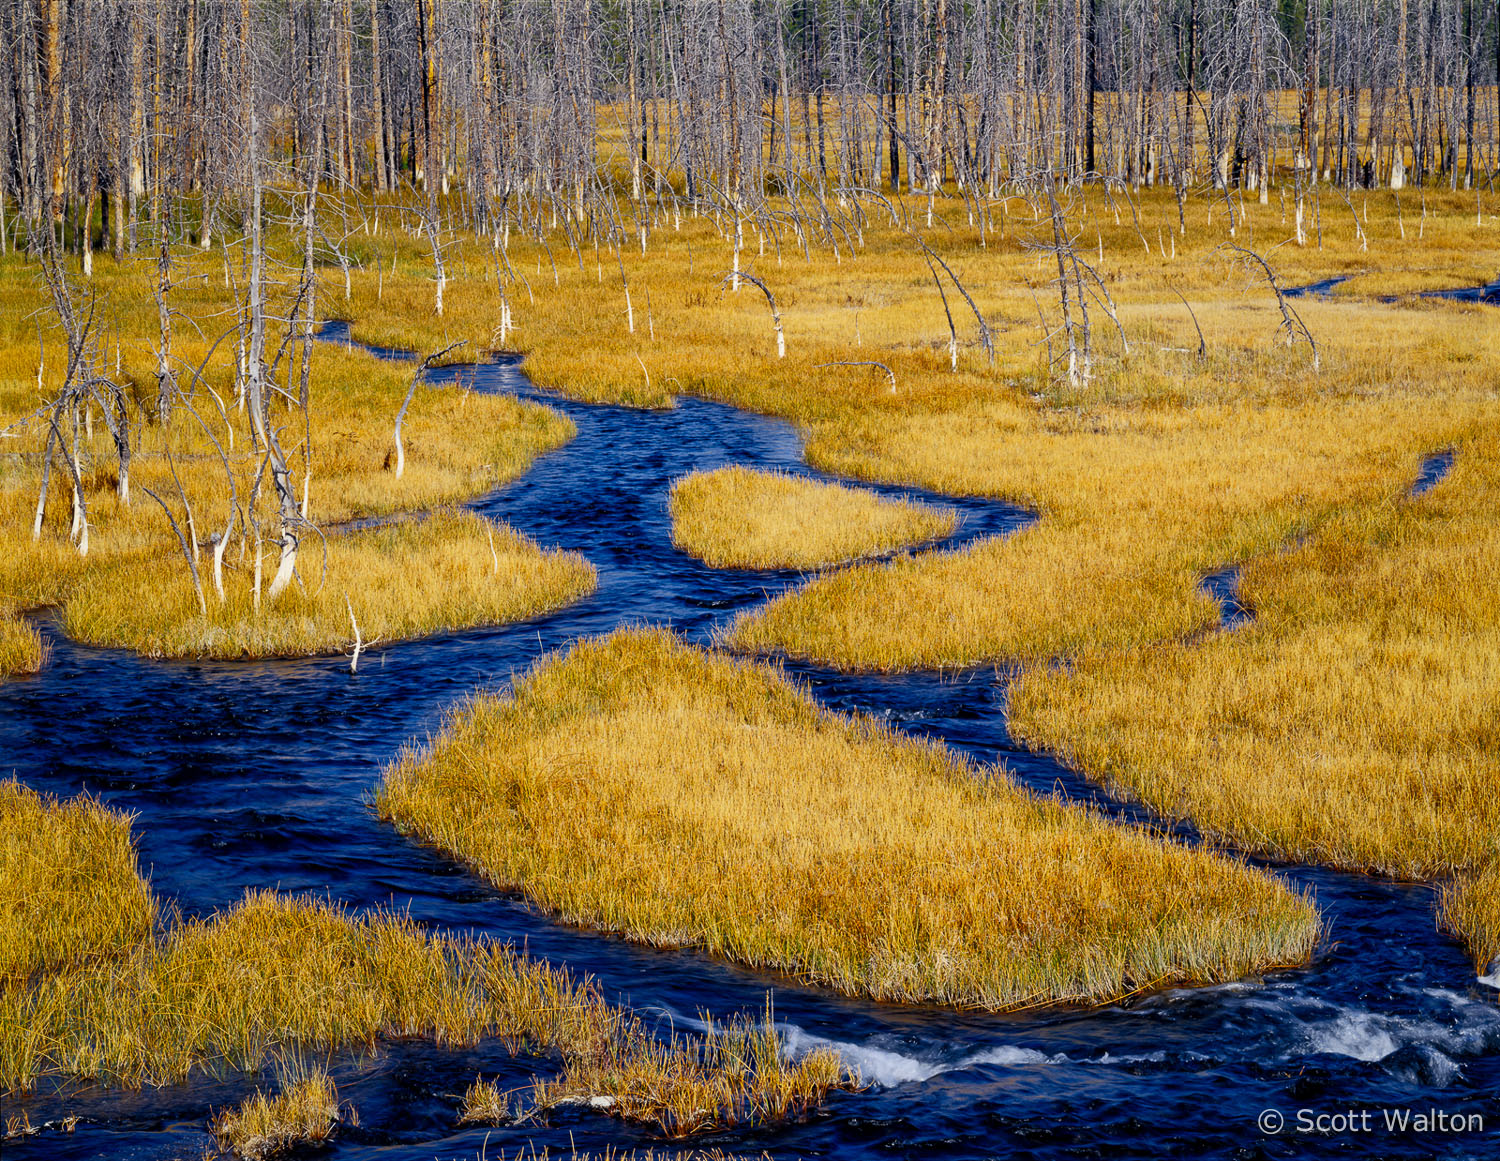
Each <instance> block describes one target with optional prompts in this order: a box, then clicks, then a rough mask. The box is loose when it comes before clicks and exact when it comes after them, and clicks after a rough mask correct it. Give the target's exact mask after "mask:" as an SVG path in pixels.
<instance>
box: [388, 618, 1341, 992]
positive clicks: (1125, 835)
mask: <svg viewBox="0 0 1500 1161" xmlns="http://www.w3.org/2000/svg"><path fill="white" fill-rule="evenodd" d="M378 807H379V810H380V812H381V814H382V815H383V816H384V817H386V818H389V819H391V820H392V821H394V822H395V823H396V824H397V825H398V826H399V827H400V828H401V829H402V830H403V831H404V832H406V833H410V834H412V835H414V836H416V837H418V838H420V839H422V840H423V841H426V842H430V843H433V844H435V845H436V846H438V847H440V848H442V849H443V850H445V851H448V852H450V853H452V854H454V855H456V856H457V857H459V858H462V859H464V860H465V861H467V862H469V863H471V864H472V865H474V866H475V867H477V868H478V869H480V870H481V871H482V872H483V873H484V874H486V875H487V876H488V877H489V878H491V879H492V880H493V881H495V882H496V883H497V884H500V885H503V886H504V887H506V888H514V889H517V890H520V891H522V892H524V893H525V895H526V896H527V897H528V898H529V899H531V900H533V901H534V902H536V903H538V904H539V905H541V906H543V907H545V908H547V909H548V910H550V911H553V912H556V913H558V914H560V915H561V916H562V917H564V918H565V919H567V920H569V921H572V922H578V923H583V924H587V925H589V926H593V927H598V928H602V929H605V930H608V931H616V932H620V933H622V934H625V935H627V936H628V937H630V938H632V939H637V940H640V941H642V942H647V943H652V944H656V945H661V946H689V947H701V948H704V949H706V950H708V951H712V952H715V953H718V954H721V955H724V956H727V957H729V958H731V959H735V960H739V961H741V962H745V963H749V964H754V965H762V966H770V967H778V968H784V969H786V970H788V971H793V972H797V973H799V974H802V975H804V976H806V977H807V978H809V979H811V980H814V981H817V982H819V983H823V984H828V985H831V986H833V987H835V988H838V989H839V990H842V991H845V992H849V993H852V994H858V995H865V996H870V997H873V998H877V999H887V1000H907V1001H926V1002H939V1003H947V1004H956V1005H964V1006H977V1007H984V1008H992V1009H1008V1008H1021V1007H1026V1006H1030V1005H1038V1004H1045V1003H1050V1002H1058V1001H1078V1002H1089V1003H1099V1002H1105V1001H1109V1000H1113V999H1117V998H1119V997H1121V996H1124V995H1128V994H1130V993H1132V992H1135V991H1137V990H1140V989H1146V988H1153V987H1159V986H1165V985H1167V984H1173V983H1205V982H1210V981H1217V980H1226V979H1233V978H1237V977H1240V976H1243V975H1245V974H1247V973H1250V972H1254V971H1257V970H1259V969H1263V968H1268V967H1272V966H1277V965H1286V964H1293V963H1298V962H1301V961H1302V960H1304V959H1305V958H1306V957H1307V956H1308V954H1309V953H1310V951H1311V949H1312V947H1313V946H1314V944H1315V942H1316V940H1317V938H1318V930H1319V921H1318V917H1317V913H1316V910H1315V909H1314V908H1313V906H1312V904H1311V903H1310V902H1309V901H1308V900H1307V899H1305V898H1303V897H1301V896H1300V895H1297V894H1294V893H1293V892H1291V891H1289V890H1287V888H1286V886H1285V885H1284V884H1283V883H1282V882H1281V881H1280V880H1278V879H1276V878H1275V877H1273V876H1270V875H1267V874H1264V873H1262V872H1259V871H1255V870H1252V869H1250V868H1247V867H1245V866H1243V865H1241V864H1239V863H1236V862H1234V861H1231V860H1228V859H1225V858H1222V857H1219V856H1217V855H1214V854H1210V853H1207V852H1202V851H1192V850H1188V849H1185V848H1183V847H1180V846H1177V845H1174V844H1171V843H1168V842H1164V841H1162V840H1160V839H1157V838H1155V837H1151V836H1148V835H1145V834H1142V833H1140V832H1136V831H1131V830H1128V829H1125V828H1122V827H1119V826H1116V825H1114V824H1112V823H1109V822H1107V821H1105V820H1103V819H1100V818H1098V817H1096V816H1094V815H1092V814H1089V813H1087V812H1084V811H1080V810H1075V809H1070V808H1067V807H1065V806H1061V805H1059V804H1056V803H1053V802H1050V801H1045V800H1039V799H1036V798H1034V797H1032V796H1030V795H1028V794H1025V793H1023V792H1021V791H1019V790H1017V789H1015V788H1014V787H1012V786H1011V785H1010V784H1009V783H1008V782H1007V781H1006V779H1005V777H1004V774H1003V773H1002V772H1000V771H995V770H985V769H980V768H977V767H974V766H972V765H970V764H969V763H967V762H966V761H964V760H963V759H962V758H960V757H958V756H957V755H956V754H954V753H952V752H951V751H948V750H946V749H943V748H941V747H939V746H936V745H933V744H930V743H925V742H921V741H917V740H914V739H909V738H905V737H902V736H900V735H898V734H895V733H893V732H892V731H890V730H889V729H887V728H886V727H884V726H882V725H880V724H878V723H877V722H875V721H873V720H871V719H867V718H848V717H842V716H838V715H835V714H831V713H828V712H826V711H823V710H821V709H819V708H818V707H817V706H816V705H815V704H814V703H813V702H812V701H811V700H810V699H809V698H807V697H806V696H805V695H804V694H802V693H801V692H799V691H798V690H797V689H796V688H795V687H794V686H793V685H791V684H790V683H789V682H787V681H786V680H785V679H784V678H782V677H781V676H779V675H778V674H777V673H776V672H775V671H774V670H772V669H769V668H767V667H764V666H760V665H755V664H752V663H749V662H739V661H735V660H731V659H728V658H724V657H719V656H714V655H710V654H704V653H701V652H699V651H697V650H694V649H691V648H689V647H687V646H685V645H683V644H681V643H679V642H678V641H677V640H676V639H675V638H674V637H672V636H671V635H670V634H668V633H664V632H659V631H641V632H622V633H617V634H615V635H613V636H611V637H609V638H606V639H603V640H597V641H587V642H584V643H582V644H579V645H578V646H576V647H574V648H573V649H572V650H571V651H570V652H569V653H567V654H565V655H562V656H554V657H553V658H550V659H548V660H546V661H544V662H543V663H542V664H541V665H540V666H539V667H538V668H537V669H536V670H534V671H533V672H532V673H531V674H530V675H529V676H528V677H527V678H525V679H524V680H523V681H521V682H520V683H519V684H518V685H517V686H516V688H515V690H514V694H513V696H512V697H510V698H507V699H491V698H486V699H481V700H479V701H476V702H475V703H473V704H472V705H470V706H469V707H467V708H466V709H464V710H463V711H462V712H461V713H459V714H458V715H457V716H456V717H455V718H454V719H453V720H452V721H451V722H450V723H449V726H448V728H447V730H446V732H444V733H443V734H442V735H441V736H440V737H439V738H437V739H436V740H435V741H434V742H433V744H432V746H431V748H430V749H428V750H427V751H425V752H422V753H410V754H407V755H406V756H404V757H403V758H402V759H401V760H400V761H399V762H398V763H397V764H396V765H395V766H394V767H393V768H392V769H391V770H390V771H389V772H388V774H387V776H386V780H385V783H384V784H383V786H382V788H381V791H380V795H379V799H378Z"/></svg>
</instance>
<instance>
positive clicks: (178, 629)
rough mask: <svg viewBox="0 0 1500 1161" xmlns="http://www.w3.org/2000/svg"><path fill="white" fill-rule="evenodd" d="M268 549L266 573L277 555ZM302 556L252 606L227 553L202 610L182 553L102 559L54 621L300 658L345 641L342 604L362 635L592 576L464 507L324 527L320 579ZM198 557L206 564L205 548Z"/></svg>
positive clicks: (449, 619)
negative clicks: (343, 529) (335, 532)
mask: <svg viewBox="0 0 1500 1161" xmlns="http://www.w3.org/2000/svg"><path fill="white" fill-rule="evenodd" d="M268 557H269V561H268V564H267V566H266V572H267V576H266V583H269V572H270V571H272V570H274V564H275V558H274V555H271V554H268ZM302 561H303V564H302V566H301V573H302V577H303V583H302V584H301V586H299V587H297V588H296V589H295V590H289V591H288V592H287V593H285V594H283V595H282V596H281V597H280V598H279V599H278V600H277V601H275V602H274V603H273V602H270V601H264V602H263V603H262V606H261V608H260V610H259V611H258V612H257V610H256V608H255V603H254V592H253V579H252V574H253V571H254V561H253V558H251V559H245V560H240V561H236V562H234V564H235V568H234V574H233V575H232V576H231V577H230V579H229V580H228V581H226V586H225V588H226V593H227V599H226V600H224V601H220V600H219V598H218V597H217V595H216V594H215V592H214V590H213V586H212V583H211V581H210V580H209V579H208V578H207V577H205V582H204V583H205V585H206V587H207V588H208V592H207V594H206V601H207V606H208V614H207V616H206V617H205V616H204V615H203V614H200V613H199V611H198V604H197V597H196V595H195V594H194V591H193V587H192V584H191V582H190V580H189V576H188V572H187V568H186V565H185V564H184V562H183V560H182V559H181V557H180V556H179V558H178V559H176V560H173V559H171V558H170V557H169V558H165V559H159V560H154V561H151V562H149V563H137V562H132V563H130V564H128V565H120V566H116V567H115V568H111V569H101V570H100V571H98V572H97V573H95V574H94V575H93V576H91V577H89V578H88V579H87V580H85V581H84V582H82V583H81V584H79V585H78V587H77V588H76V589H75V590H74V592H73V593H72V595H71V596H69V598H68V600H67V603H66V604H65V605H64V606H63V619H62V624H63V628H64V629H65V630H66V631H67V632H68V633H69V634H70V635H71V636H73V637H75V638H76V639H78V640H80V641H86V642H88V643H90V644H93V645H106V646H117V647H123V648H131V649H135V650H136V651H138V652H140V653H142V654H145V655H147V656H151V657H222V658H234V657H270V656H280V655H297V656H304V655H310V654H318V653H330V652H337V651H339V650H341V649H346V648H348V647H350V646H352V645H353V643H354V627H353V625H352V624H351V622H350V610H351V609H352V610H353V615H354V619H355V621H356V622H357V623H358V626H359V631H360V635H361V637H362V639H363V642H364V643H365V644H366V645H370V644H372V643H376V642H380V643H390V642H393V641H401V640H405V639H409V638H413V637H423V636H427V635H430V634H433V633H442V632H451V631H454V630H458V629H466V628H471V627H474V626H476V625H498V624H505V623H507V622H510V621H518V620H523V619H525V618H527V617H531V616H535V615H537V614H538V613H543V612H547V611H550V610H552V609H557V608H560V607H562V606H564V605H567V604H570V603H572V602H573V601H576V600H578V599H579V598H580V597H583V596H586V595H587V594H589V593H590V592H592V591H593V590H594V585H595V572H594V568H593V566H592V565H590V564H589V563H588V561H586V560H584V559H583V557H581V556H579V555H577V554H576V553H566V552H543V551H542V550H540V549H539V548H537V546H536V544H535V543H533V542H532V541H531V540H529V539H527V538H526V537H524V536H522V535H520V534H519V533H517V532H515V531H513V530H511V529H509V528H507V527H505V526H504V525H495V524H491V523H490V522H489V521H487V520H485V519H484V518H483V517H481V516H476V515H474V514H472V513H466V512H444V513H440V514H438V515H434V516H432V517H430V518H428V519H424V520H415V521H402V522H397V523H393V524H390V525H386V526H382V527H377V528H372V529H366V530H363V531H356V532H349V533H346V534H343V535H339V536H334V537H331V538H330V539H329V540H328V566H327V567H328V571H327V575H326V577H321V578H320V575H319V574H320V572H321V571H322V560H321V553H320V552H319V551H318V547H317V545H316V544H315V545H314V546H312V549H311V551H309V552H307V553H306V554H305V555H304V556H303V557H302ZM200 567H201V568H203V569H204V570H209V569H211V560H210V557H209V556H208V555H204V556H203V558H202V564H201V565H200Z"/></svg>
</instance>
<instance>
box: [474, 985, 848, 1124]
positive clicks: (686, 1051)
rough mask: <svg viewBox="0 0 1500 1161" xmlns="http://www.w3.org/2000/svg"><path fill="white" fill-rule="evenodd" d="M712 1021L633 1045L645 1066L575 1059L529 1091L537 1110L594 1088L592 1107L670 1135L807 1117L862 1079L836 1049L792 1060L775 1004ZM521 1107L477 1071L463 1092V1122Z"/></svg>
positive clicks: (509, 1116) (505, 1116)
mask: <svg viewBox="0 0 1500 1161" xmlns="http://www.w3.org/2000/svg"><path fill="white" fill-rule="evenodd" d="M707 1024H708V1027H707V1030H706V1032H705V1035H704V1036H703V1037H702V1038H701V1039H698V1038H688V1037H679V1036H675V1035H674V1036H673V1037H672V1038H671V1040H669V1041H656V1042H651V1041H650V1040H649V1039H647V1038H644V1037H642V1038H641V1039H640V1040H639V1042H638V1049H637V1050H638V1051H639V1052H640V1053H641V1054H643V1055H644V1056H646V1057H648V1058H649V1059H650V1065H649V1066H645V1067H643V1066H642V1064H641V1062H639V1061H634V1062H632V1064H631V1066H630V1067H627V1068H619V1067H616V1066H613V1065H611V1064H609V1063H605V1062H601V1061H599V1060H595V1059H585V1058H578V1059H573V1060H569V1061H568V1062H567V1064H566V1066H565V1068H564V1071H563V1073H562V1075H561V1076H559V1077H558V1079H557V1080H555V1081H552V1082H548V1083H539V1084H538V1085H537V1086H536V1089H535V1092H534V1093H533V1097H534V1099H535V1101H536V1103H537V1105H538V1106H539V1107H541V1108H543V1109H550V1108H555V1107H557V1106H559V1105H565V1104H579V1103H582V1100H583V1098H581V1097H580V1095H579V1094H580V1093H590V1094H592V1095H591V1096H589V1097H588V1098H587V1099H588V1103H589V1104H591V1105H592V1106H593V1107H596V1108H605V1109H609V1110H610V1111H611V1112H613V1113H615V1114H616V1115H618V1116H623V1117H624V1118H626V1119H627V1120H632V1121H654V1122H656V1124H657V1126H658V1127H659V1128H660V1129H661V1130H662V1131H663V1132H664V1133H666V1134H667V1135H668V1136H672V1137H685V1136H689V1135H691V1134H694V1133H698V1132H702V1131H704V1130H708V1129H714V1128H724V1127H727V1126H730V1125H754V1124H762V1123H765V1122H768V1121H781V1120H786V1119H788V1118H791V1117H801V1116H804V1115H805V1114H806V1113H807V1112H808V1111H809V1110H810V1109H811V1108H812V1107H813V1106H814V1105H815V1104H816V1103H817V1102H818V1100H819V1099H820V1098H821V1096H822V1095H823V1094H824V1093H826V1092H828V1091H829V1090H830V1089H834V1088H848V1087H851V1086H854V1085H857V1084H858V1079H857V1078H856V1077H854V1076H852V1075H851V1074H850V1073H848V1071H847V1070H846V1069H845V1068H844V1066H843V1065H842V1064H841V1063H840V1061H839V1058H838V1056H837V1055H836V1054H834V1053H832V1052H830V1051H825V1050H820V1051H817V1052H812V1053H808V1054H806V1055H804V1056H802V1057H801V1058H799V1059H798V1060H796V1061H795V1062H791V1061H788V1060H787V1059H786V1053H785V1050H784V1047H783V1044H782V1041H781V1038H780V1036H779V1035H778V1033H777V1032H776V1030H775V1026H774V1020H773V1013H772V1011H771V1009H770V1007H769V1006H768V1007H767V1009H766V1014H765V1019H764V1020H763V1021H752V1020H750V1019H747V1018H744V1017H736V1018H735V1019H733V1020H731V1021H728V1022H725V1023H717V1024H716V1023H714V1022H713V1021H712V1020H707ZM664 1078H665V1079H666V1080H667V1083H666V1084H665V1085H664V1084H663V1080H664ZM518 1112H519V1110H518V1108H517V1106H516V1105H515V1103H514V1102H513V1101H512V1099H511V1096H510V1095H509V1094H506V1093H503V1092H501V1091H500V1089H499V1087H498V1086H497V1085H496V1084H495V1083H494V1082H492V1081H486V1080H483V1079H482V1078H476V1079H475V1081H474V1083H473V1084H472V1085H470V1086H469V1089H468V1091H467V1092H466V1093H465V1094H464V1106H463V1112H462V1115H461V1117H460V1121H461V1122H462V1123H468V1124H504V1123H506V1122H509V1121H512V1120H515V1119H516V1117H517V1115H518Z"/></svg>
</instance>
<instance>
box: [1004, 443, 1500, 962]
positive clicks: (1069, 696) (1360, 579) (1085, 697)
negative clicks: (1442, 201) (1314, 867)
mask: <svg viewBox="0 0 1500 1161" xmlns="http://www.w3.org/2000/svg"><path fill="white" fill-rule="evenodd" d="M1497 501H1500V428H1497V427H1495V426H1492V427H1491V429H1490V431H1489V432H1488V433H1486V434H1484V435H1483V436H1482V437H1479V436H1476V437H1475V438H1474V439H1471V440H1469V441H1466V442H1464V443H1462V444H1461V445H1460V446H1459V449H1458V455H1457V459H1456V461H1455V464H1454V467H1453V470H1452V472H1451V474H1450V476H1449V478H1448V479H1446V480H1445V481H1444V482H1443V483H1441V484H1440V485H1438V486H1437V487H1436V488H1435V489H1434V490H1432V491H1431V492H1429V493H1427V494H1425V495H1423V496H1421V497H1419V498H1416V499H1413V500H1410V501H1401V502H1398V503H1394V504H1388V505H1385V506H1382V507H1378V508H1373V509H1371V510H1369V511H1366V512H1361V513H1357V514H1350V515H1347V516H1344V517H1341V518H1340V519H1338V520H1335V521H1332V522H1330V523H1329V524H1328V525H1327V526H1325V527H1324V528H1322V529H1321V530H1320V531H1319V532H1318V533H1317V534H1316V535H1314V536H1312V537H1310V538H1309V539H1308V540H1307V541H1306V542H1305V543H1304V544H1302V545H1301V546H1299V547H1297V548H1295V549H1293V550H1291V551H1288V552H1286V553H1283V554H1277V555H1272V556H1268V557H1265V558H1262V559H1257V560H1255V561H1252V562H1251V563H1250V564H1249V565H1248V566H1247V567H1246V568H1245V570H1244V574H1243V578H1242V582H1241V591H1242V594H1243V596H1244V597H1245V599H1247V600H1248V601H1249V603H1250V604H1251V605H1252V606H1253V607H1254V608H1255V610H1256V613H1257V617H1256V620H1255V621H1254V623H1252V624H1249V625H1246V626H1244V627H1242V628H1240V629H1238V630H1236V631H1235V632H1233V633H1227V634H1214V635H1212V636H1210V637H1208V638H1206V639H1204V640H1203V641H1201V642H1198V643H1196V644H1193V645H1187V646H1185V645H1175V644H1173V645H1164V646H1160V647H1155V648H1149V649H1139V650H1133V651H1130V652H1126V653H1121V654H1118V655H1115V656H1109V657H1100V658H1096V659H1091V660H1090V661H1089V662H1087V663H1085V664H1082V665H1079V666H1076V667H1074V668H1072V669H1070V670H1062V669H1055V670H1047V671H1042V670H1037V671H1033V672H1030V673H1027V674H1026V675H1024V676H1023V677H1022V678H1021V679H1020V680H1019V681H1018V682H1017V683H1016V684H1015V685H1014V686H1013V687H1012V691H1011V700H1010V711H1011V721H1012V728H1013V729H1014V731H1015V732H1016V733H1017V735H1018V736H1020V737H1023V738H1024V739H1026V740H1027V741H1028V742H1029V743H1030V744H1032V745H1037V746H1044V747H1047V748H1049V749H1052V750H1054V751H1056V752H1058V753H1060V754H1062V755H1063V756H1065V757H1066V758H1067V759H1068V760H1069V761H1070V762H1071V763H1073V764H1074V765H1076V766H1077V767H1079V768H1080V769H1081V770H1083V771H1084V772H1085V773H1087V774H1088V775H1089V776H1090V777H1093V778H1096V779H1098V780H1099V781H1102V782H1105V783H1107V784H1109V785H1111V786H1114V787H1116V788H1118V789H1120V790H1121V791H1123V792H1126V793H1129V794H1132V795H1135V796H1137V797H1139V798H1141V799H1142V800H1143V801H1145V802H1146V803H1148V804H1149V805H1151V806H1152V807H1153V808H1154V809H1156V810H1158V811H1160V812H1162V813H1163V814H1167V815H1169V816H1182V817H1190V818H1192V819H1193V820H1194V821H1195V822H1196V823H1197V824H1198V825H1199V826H1201V827H1203V828H1204V829H1205V830H1207V831H1209V832H1211V833H1213V834H1216V835H1221V836H1224V837H1226V838H1228V839H1230V840H1232V841H1233V842H1235V843H1236V844H1238V845H1239V846H1241V847H1244V848H1247V849H1252V850H1257V851H1262V852H1265V853H1267V854H1270V855H1273V856H1276V857H1279V858H1289V859H1297V860H1301V861H1307V862H1317V863H1324V864H1329V865H1333V866H1339V867H1348V868H1351V869H1355V870H1366V871H1375V872H1379V873H1382V874H1387V875H1393V876H1397V877H1401V878H1412V879H1433V878H1446V877H1447V876H1449V875H1452V874H1455V873H1457V874H1465V875H1467V874H1471V873H1475V872H1481V871H1485V870H1486V869H1487V868H1488V867H1489V866H1490V865H1491V864H1492V862H1493V861H1494V859H1495V854H1496V850H1497V846H1496V844H1497V840H1500V805H1497V802H1496V798H1495V795H1494V793H1493V788H1494V786H1495V783H1496V779H1497V777H1500V725H1497V723H1500V690H1497V686H1496V683H1495V681H1494V678H1493V675H1494V674H1495V673H1496V672H1497V671H1500V617H1497V611H1500V583H1497V579H1496V578H1497V577H1500V526H1497V524H1496V522H1495V520H1494V516H1493V513H1494V512H1495V509H1496V504H1497ZM1489 874H1490V875H1491V877H1492V874H1493V873H1492V872H1489ZM1485 881H1488V880H1485ZM1480 897H1482V891H1477V890H1476V889H1475V888H1472V887H1467V888H1464V889H1463V891H1462V893H1461V898H1462V899H1463V902H1462V905H1460V904H1458V903H1454V904H1452V905H1451V906H1450V908H1449V914H1450V918H1449V923H1450V925H1451V926H1452V927H1453V928H1454V929H1455V930H1457V931H1459V932H1460V933H1461V934H1462V935H1463V936H1464V938H1465V939H1466V940H1467V941H1468V942H1469V943H1470V945H1471V947H1473V948H1475V949H1476V952H1477V954H1479V955H1480V956H1481V958H1483V959H1484V961H1485V962H1488V959H1489V958H1492V957H1493V954H1494V950H1495V948H1496V947H1497V940H1500V915H1497V914H1493V909H1490V908H1488V907H1487V906H1485V905H1481V904H1480V903H1479V902H1477V900H1478V899H1479V898H1480Z"/></svg>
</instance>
